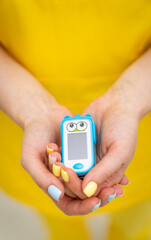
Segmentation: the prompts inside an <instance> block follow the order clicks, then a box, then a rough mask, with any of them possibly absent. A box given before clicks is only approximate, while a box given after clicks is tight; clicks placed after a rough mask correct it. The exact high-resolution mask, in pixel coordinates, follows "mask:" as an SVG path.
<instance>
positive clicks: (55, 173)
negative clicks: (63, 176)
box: [52, 163, 61, 177]
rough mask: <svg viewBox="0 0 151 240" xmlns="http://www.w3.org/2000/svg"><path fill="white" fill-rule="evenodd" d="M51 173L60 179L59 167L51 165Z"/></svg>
mask: <svg viewBox="0 0 151 240" xmlns="http://www.w3.org/2000/svg"><path fill="white" fill-rule="evenodd" d="M52 171H53V174H54V175H55V176H56V177H60V171H61V167H60V166H57V165H55V164H54V163H53V165H52Z"/></svg>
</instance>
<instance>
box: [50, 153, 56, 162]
mask: <svg viewBox="0 0 151 240" xmlns="http://www.w3.org/2000/svg"><path fill="white" fill-rule="evenodd" d="M56 161H57V158H56V157H54V156H51V154H49V163H50V164H53V163H54V162H56Z"/></svg>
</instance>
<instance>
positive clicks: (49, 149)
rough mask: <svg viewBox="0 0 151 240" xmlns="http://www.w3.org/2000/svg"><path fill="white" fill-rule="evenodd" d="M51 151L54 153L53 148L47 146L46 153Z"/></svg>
mask: <svg viewBox="0 0 151 240" xmlns="http://www.w3.org/2000/svg"><path fill="white" fill-rule="evenodd" d="M53 151H54V149H53V148H49V147H48V145H47V153H51V152H53Z"/></svg>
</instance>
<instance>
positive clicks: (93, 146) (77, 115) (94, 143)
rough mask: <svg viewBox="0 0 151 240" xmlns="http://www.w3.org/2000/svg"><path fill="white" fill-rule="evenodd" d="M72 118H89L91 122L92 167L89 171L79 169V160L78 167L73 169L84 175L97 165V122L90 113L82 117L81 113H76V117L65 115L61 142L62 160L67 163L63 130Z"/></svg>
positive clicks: (61, 126) (61, 127) (62, 123)
mask: <svg viewBox="0 0 151 240" xmlns="http://www.w3.org/2000/svg"><path fill="white" fill-rule="evenodd" d="M70 119H71V121H72V120H83V121H84V120H89V122H90V133H91V148H92V164H91V167H90V168H89V169H88V170H87V171H84V170H82V169H81V170H79V169H80V164H79V163H78V162H77V165H78V164H79V165H78V166H77V169H78V170H76V168H73V170H74V171H75V172H76V173H77V174H78V175H79V176H84V175H85V174H86V173H87V172H89V171H90V170H91V169H92V168H93V167H94V165H95V145H96V141H97V136H96V127H95V122H94V120H93V119H92V116H91V115H90V114H86V115H85V116H84V117H82V116H81V115H80V114H76V115H75V116H74V117H70V116H66V117H64V120H63V121H62V122H61V125H60V130H61V143H62V162H63V163H64V164H65V161H64V133H63V130H64V127H63V125H64V123H65V122H66V121H69V120H70Z"/></svg>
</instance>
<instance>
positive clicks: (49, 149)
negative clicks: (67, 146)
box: [46, 143, 58, 154]
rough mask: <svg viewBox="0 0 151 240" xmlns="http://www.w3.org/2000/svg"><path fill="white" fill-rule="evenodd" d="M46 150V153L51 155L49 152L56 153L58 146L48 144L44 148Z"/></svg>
mask: <svg viewBox="0 0 151 240" xmlns="http://www.w3.org/2000/svg"><path fill="white" fill-rule="evenodd" d="M46 150H47V153H48V154H49V153H51V152H54V151H58V146H57V144H56V143H49V144H48V145H47V147H46Z"/></svg>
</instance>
